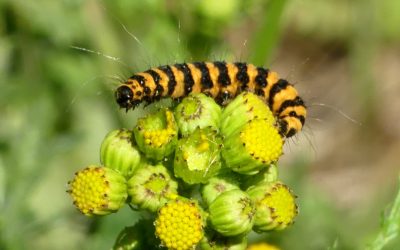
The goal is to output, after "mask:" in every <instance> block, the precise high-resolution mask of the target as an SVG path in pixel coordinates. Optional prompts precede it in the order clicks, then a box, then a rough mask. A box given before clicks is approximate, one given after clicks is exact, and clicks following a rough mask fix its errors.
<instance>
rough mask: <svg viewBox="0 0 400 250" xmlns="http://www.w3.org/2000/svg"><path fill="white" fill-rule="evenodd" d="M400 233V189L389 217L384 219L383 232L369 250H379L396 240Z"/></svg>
mask: <svg viewBox="0 0 400 250" xmlns="http://www.w3.org/2000/svg"><path fill="white" fill-rule="evenodd" d="M399 232H400V188H399V191H398V193H397V196H396V199H395V201H394V204H393V206H392V209H391V211H390V213H389V215H388V216H387V217H385V218H383V223H382V226H381V230H380V232H379V233H378V235H377V236H376V238H375V239H374V241H373V242H372V243H371V244H370V245H369V246H368V247H367V249H368V250H379V249H382V248H383V247H384V246H385V245H387V244H388V243H389V242H390V241H391V240H393V239H394V238H396V237H397V236H398V235H399Z"/></svg>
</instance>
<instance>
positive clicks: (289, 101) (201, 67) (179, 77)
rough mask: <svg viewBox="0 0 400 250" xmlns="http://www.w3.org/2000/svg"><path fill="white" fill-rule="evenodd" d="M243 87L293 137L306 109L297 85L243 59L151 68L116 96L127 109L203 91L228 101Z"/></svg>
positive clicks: (302, 122)
mask: <svg viewBox="0 0 400 250" xmlns="http://www.w3.org/2000/svg"><path fill="white" fill-rule="evenodd" d="M243 91H249V92H253V93H255V94H256V95H258V96H260V97H261V98H262V99H263V100H264V101H265V102H266V103H267V104H268V106H269V107H270V109H271V110H272V112H273V114H274V115H275V116H276V117H277V119H278V126H279V131H280V133H281V134H282V135H283V136H285V137H291V136H293V135H295V134H296V133H297V132H299V131H300V130H301V129H302V127H303V125H304V122H305V118H306V115H307V109H306V106H305V104H304V101H303V100H302V99H301V97H300V96H299V95H298V93H297V90H296V89H295V88H294V86H293V85H292V84H290V83H289V82H288V81H286V80H284V79H280V78H279V77H278V74H277V73H276V72H273V71H269V70H268V69H266V68H262V67H256V66H254V65H253V64H248V63H243V62H235V63H227V62H194V63H181V64H174V65H164V66H160V67H157V68H152V69H149V70H147V71H144V72H140V73H137V74H134V75H133V76H131V77H130V78H129V79H128V80H127V81H126V82H124V83H122V85H121V86H119V87H118V88H117V90H116V92H115V98H116V101H117V103H118V104H119V106H120V107H121V108H125V109H126V110H128V109H131V108H132V109H133V108H135V107H136V106H138V105H139V104H140V103H142V102H146V103H151V102H154V101H156V100H159V99H160V98H162V97H172V98H175V99H176V98H181V97H185V96H187V95H188V94H189V93H200V92H201V93H205V94H207V95H209V96H211V97H213V98H214V99H215V100H216V102H218V103H219V104H221V105H225V104H227V103H228V102H229V101H230V100H232V99H233V98H234V97H235V96H237V95H238V94H239V93H241V92H243Z"/></svg>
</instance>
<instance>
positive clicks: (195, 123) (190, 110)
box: [174, 93, 221, 136]
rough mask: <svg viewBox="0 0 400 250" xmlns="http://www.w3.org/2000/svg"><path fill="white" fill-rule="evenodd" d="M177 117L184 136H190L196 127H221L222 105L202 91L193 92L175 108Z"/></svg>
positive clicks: (216, 128)
mask: <svg viewBox="0 0 400 250" xmlns="http://www.w3.org/2000/svg"><path fill="white" fill-rule="evenodd" d="M174 113H175V118H176V122H177V123H178V127H179V130H180V132H181V134H182V135H183V136H188V135H190V134H191V133H193V131H194V130H195V129H196V128H206V127H212V128H213V129H215V130H218V129H219V123H220V119H221V107H220V106H219V105H218V104H216V103H215V101H214V99H213V98H211V97H208V96H206V95H204V94H202V93H199V94H191V95H189V96H188V97H186V98H184V99H183V100H182V102H181V103H180V104H178V106H177V107H176V108H175V112H174Z"/></svg>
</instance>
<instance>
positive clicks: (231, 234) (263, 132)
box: [68, 92, 297, 250]
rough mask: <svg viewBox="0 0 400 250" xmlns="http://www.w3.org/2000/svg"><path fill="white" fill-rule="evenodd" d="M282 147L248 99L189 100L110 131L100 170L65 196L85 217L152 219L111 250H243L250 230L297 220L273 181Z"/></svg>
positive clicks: (265, 113) (86, 172)
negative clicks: (142, 215)
mask: <svg viewBox="0 0 400 250" xmlns="http://www.w3.org/2000/svg"><path fill="white" fill-rule="evenodd" d="M283 143H284V138H282V136H281V135H280V134H279V131H278V130H277V127H276V121H275V118H274V115H273V114H272V112H271V111H270V109H269V108H268V106H267V105H266V104H265V102H264V101H263V100H261V99H260V98H259V97H257V96H256V95H254V94H252V93H247V92H245V93H242V94H241V95H239V96H237V97H236V98H235V99H234V100H233V101H232V102H231V103H229V104H228V105H227V106H226V107H224V108H222V107H220V106H219V105H217V104H216V103H215V102H214V100H213V99H212V98H210V97H207V96H205V95H204V94H192V95H190V96H188V97H186V98H185V99H183V100H182V102H181V103H179V104H178V105H177V106H176V107H175V108H174V109H169V108H162V109H160V110H158V111H156V112H154V113H150V114H148V115H147V116H145V117H143V118H140V119H139V120H138V121H137V124H136V125H135V126H134V127H133V128H132V129H130V130H129V129H119V130H115V131H112V132H110V133H109V134H108V135H107V136H106V137H105V139H104V141H103V143H102V145H101V150H100V160H101V164H100V165H90V166H88V167H87V168H85V169H83V170H81V171H78V172H77V173H76V174H75V177H74V178H73V180H71V181H70V182H69V189H68V192H69V193H70V195H71V197H72V199H73V203H74V205H75V206H76V207H77V208H78V210H80V211H81V212H82V213H83V214H85V215H88V216H91V215H107V214H109V213H112V212H116V211H118V210H119V209H120V208H121V207H122V206H123V205H124V204H129V206H130V207H131V208H132V209H135V210H139V211H147V212H150V213H151V214H152V215H153V219H151V220H142V221H140V222H138V223H137V224H136V225H135V226H132V227H127V228H125V229H124V230H123V231H122V232H121V234H120V236H119V237H118V238H117V241H116V243H115V246H114V249H152V248H154V247H158V246H160V245H161V246H162V247H165V248H167V249H177V250H185V249H194V248H196V246H198V247H200V248H201V249H246V247H247V234H248V233H249V232H250V231H252V230H253V231H255V232H258V233H262V232H268V231H271V230H282V229H285V228H286V227H287V226H289V225H291V224H292V223H293V222H294V219H295V217H296V215H297V205H296V203H295V198H296V197H295V196H294V195H293V194H292V192H291V190H290V189H289V188H288V187H287V186H286V185H285V184H283V183H282V182H281V181H280V180H278V168H277V164H276V163H277V161H278V159H279V157H280V156H281V154H282V147H283ZM141 228H142V229H141ZM149 235H150V236H149Z"/></svg>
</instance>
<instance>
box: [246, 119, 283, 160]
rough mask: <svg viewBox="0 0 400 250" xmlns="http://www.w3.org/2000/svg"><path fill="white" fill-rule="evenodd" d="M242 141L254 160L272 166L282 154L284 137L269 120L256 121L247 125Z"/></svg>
mask: <svg viewBox="0 0 400 250" xmlns="http://www.w3.org/2000/svg"><path fill="white" fill-rule="evenodd" d="M240 139H241V141H242V142H243V144H244V146H245V148H246V151H247V152H248V153H249V154H250V155H252V156H253V158H255V159H257V160H259V161H261V162H263V163H266V164H270V163H272V162H275V161H277V160H278V158H279V157H280V155H281V154H282V145H283V141H282V137H281V136H280V135H279V133H278V130H277V129H276V128H275V127H274V126H273V125H272V124H271V123H270V122H269V121H268V120H267V119H254V120H251V121H250V122H249V123H247V124H246V125H245V127H244V128H243V130H242V132H241V134H240Z"/></svg>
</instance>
